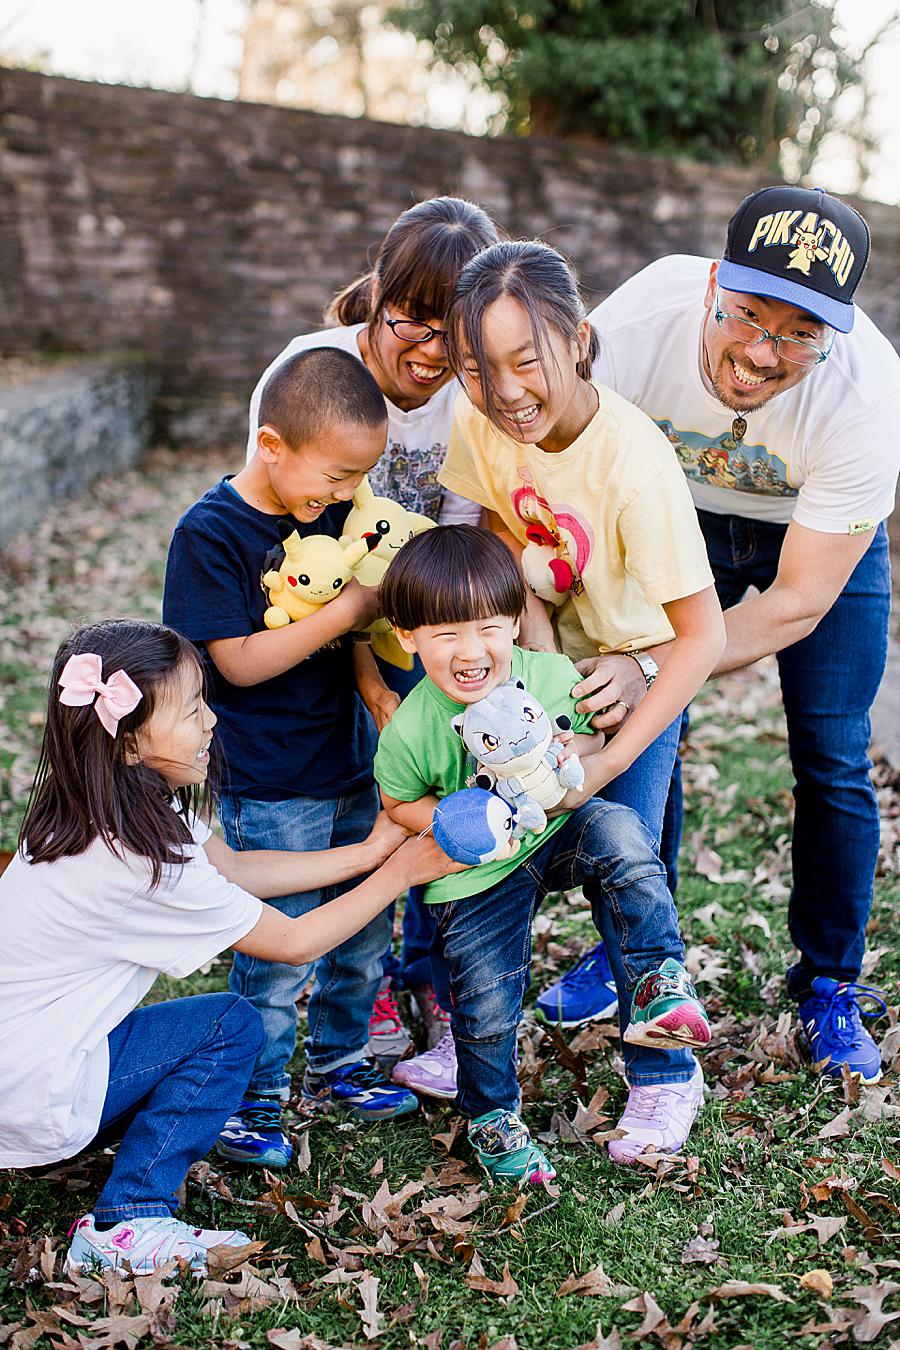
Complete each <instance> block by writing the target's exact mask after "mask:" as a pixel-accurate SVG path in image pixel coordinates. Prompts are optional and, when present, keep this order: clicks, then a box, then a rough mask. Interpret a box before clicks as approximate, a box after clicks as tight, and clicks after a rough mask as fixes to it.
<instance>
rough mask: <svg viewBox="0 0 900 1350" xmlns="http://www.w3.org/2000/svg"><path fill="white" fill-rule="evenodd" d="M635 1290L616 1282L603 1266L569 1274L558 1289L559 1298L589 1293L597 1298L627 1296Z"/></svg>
mask: <svg viewBox="0 0 900 1350" xmlns="http://www.w3.org/2000/svg"><path fill="white" fill-rule="evenodd" d="M633 1293H634V1290H633V1289H631V1288H629V1286H628V1285H625V1284H616V1283H614V1281H613V1280H611V1279H610V1278H609V1276H608V1275H607V1273H606V1271H605V1270H604V1269H603V1267H602V1266H595V1267H594V1269H593V1270H588V1271H586V1272H585V1274H584V1275H574V1274H573V1275H569V1276H567V1278H566V1279H564V1280H563V1282H562V1284H561V1285H560V1286H559V1288H558V1289H557V1291H556V1295H557V1298H562V1297H563V1296H564V1295H566V1294H587V1295H590V1296H591V1297H595V1298H626V1297H627V1296H628V1295H630V1294H633Z"/></svg>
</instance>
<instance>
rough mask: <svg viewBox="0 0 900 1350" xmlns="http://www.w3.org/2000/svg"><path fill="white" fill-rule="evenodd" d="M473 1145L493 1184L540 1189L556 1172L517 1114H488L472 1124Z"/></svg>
mask: <svg viewBox="0 0 900 1350" xmlns="http://www.w3.org/2000/svg"><path fill="white" fill-rule="evenodd" d="M469 1143H470V1144H471V1145H472V1147H473V1148H474V1150H475V1152H476V1153H477V1154H478V1161H479V1162H480V1163H481V1165H482V1167H483V1168H484V1170H485V1171H486V1172H487V1174H488V1176H489V1177H490V1179H491V1181H499V1182H501V1183H502V1182H506V1183H509V1182H513V1183H515V1184H517V1185H524V1184H525V1183H526V1182H527V1183H528V1184H529V1185H531V1186H540V1185H541V1184H542V1182H544V1181H552V1180H553V1178H554V1177H555V1176H556V1169H555V1167H554V1166H553V1164H552V1163H551V1162H550V1160H549V1158H548V1157H547V1156H546V1154H544V1153H542V1152H541V1150H540V1149H539V1148H538V1146H537V1144H533V1143H532V1142H531V1135H530V1134H529V1133H528V1126H527V1125H525V1124H524V1123H523V1122H522V1121H521V1120H520V1119H519V1117H518V1116H517V1115H516V1113H515V1111H502V1110H499V1109H498V1110H496V1111H487V1112H485V1114H484V1115H483V1116H475V1118H474V1120H470V1121H469Z"/></svg>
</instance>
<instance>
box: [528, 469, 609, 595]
mask: <svg viewBox="0 0 900 1350" xmlns="http://www.w3.org/2000/svg"><path fill="white" fill-rule="evenodd" d="M516 472H517V475H518V478H519V481H520V482H521V484H522V486H521V487H518V488H514V489H513V491H512V492H511V493H510V498H511V501H512V507H513V510H514V511H515V513H516V516H517V517H518V519H519V520H521V522H522V524H523V525H525V526H526V528H527V526H529V525H541V526H543V527H544V528H545V529H546V530H547V532H548V533H549V535H550V537H551V539H552V541H553V543H554V544H555V545H557V546H561V547H562V548H563V550H564V551H565V554H566V560H567V561H568V563H569V565H570V566H571V568H572V570H573V572H574V573H575V579H574V581H573V582H572V586H571V590H572V592H573V593H574V594H575V595H581V593H582V592H583V590H584V584H583V582H582V580H581V578H582V576H583V575H584V572H585V570H586V568H587V566H588V563H589V562H590V559H591V554H592V553H593V551H594V532H593V530H592V529H591V526H590V524H589V522H588V520H587V517H586V516H583V515H582V514H581V512H580V511H576V509H575V507H574V506H569V505H567V504H566V503H564V502H554V503H552V504H551V503H550V502H548V501H547V499H546V497H543V496H541V494H540V492H538V490H537V487H536V486H535V482H534V475H533V474H532V472H531V469H529V468H528V466H527V465H525V464H520V465H519V467H518V469H517V471H516Z"/></svg>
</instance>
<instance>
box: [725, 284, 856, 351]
mask: <svg viewBox="0 0 900 1350" xmlns="http://www.w3.org/2000/svg"><path fill="white" fill-rule="evenodd" d="M719 295H720V292H719V291H718V290H717V291H716V307H715V310H714V311H713V314H714V317H715V320H716V323H717V324H718V325H719V327H720V328H721V330H722V332H723V333H724V334H725V335H726V337H730V338H734V339H735V341H736V342H741V343H743V345H744V346H745V347H758V346H759V344H760V343H761V342H771V343H772V345H773V346H774V348H775V353H776V355H777V356H783V357H784V359H785V361H790V362H791V363H792V364H793V365H795V366H817V365H818V364H819V363H820V362H821V361H824V360H825V358H826V357H827V356H828V354H829V352H830V351H831V348H832V346H833V345H834V338H833V337H832V339H831V342H830V343H829V345H828V346H827V347H817V346H815V344H814V343H812V342H802V341H801V340H800V338H790V337H780V336H779V335H778V334H777V333H770V332H769V330H768V329H767V328H762V327H761V326H760V325H759V324H758V323H751V321H750V320H749V319H744V318H742V317H741V315H740V314H725V313H723V311H722V310H721V309H720V308H719Z"/></svg>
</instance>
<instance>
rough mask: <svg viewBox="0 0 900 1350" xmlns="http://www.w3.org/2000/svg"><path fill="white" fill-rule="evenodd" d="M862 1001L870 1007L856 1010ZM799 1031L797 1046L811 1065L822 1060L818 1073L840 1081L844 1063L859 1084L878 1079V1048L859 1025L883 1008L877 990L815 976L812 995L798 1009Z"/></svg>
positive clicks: (881, 1011) (879, 1066) (863, 985)
mask: <svg viewBox="0 0 900 1350" xmlns="http://www.w3.org/2000/svg"><path fill="white" fill-rule="evenodd" d="M861 999H864V1000H865V1001H866V1002H867V1003H868V1004H869V1005H870V1006H869V1007H868V1008H861V1007H860V1000H861ZM797 1011H798V1015H799V1017H800V1031H799V1033H798V1036H797V1043H798V1046H799V1048H800V1050H801V1052H802V1053H803V1054H804V1055H806V1056H808V1058H809V1059H811V1060H812V1061H813V1063H819V1062H820V1061H822V1060H824V1061H825V1065H824V1067H823V1068H822V1070H821V1072H822V1073H824V1074H827V1075H828V1077H829V1078H840V1077H841V1071H842V1069H843V1066H844V1065H845V1064H846V1065H847V1068H848V1069H849V1070H850V1072H851V1073H852V1074H853V1075H854V1076H855V1077H857V1078H859V1079H860V1080H861V1081H862V1082H863V1083H877V1082H878V1080H879V1079H880V1077H881V1055H880V1053H879V1050H878V1046H877V1045H876V1044H875V1042H874V1041H873V1040H872V1037H871V1036H870V1035H869V1033H868V1031H866V1028H865V1027H864V1026H863V1024H862V1021H861V1020H860V1019H861V1018H862V1017H880V1016H881V1015H882V1013H886V1012H887V1005H886V1004H885V1001H884V999H883V998H882V997H881V994H880V993H879V991H878V990H877V989H871V988H869V986H868V985H866V984H844V983H839V982H838V981H837V980H832V979H830V978H829V977H828V976H827V975H817V976H816V978H815V979H814V980H813V982H812V995H811V996H810V997H809V998H805V999H803V1001H802V1003H801V1004H800V1006H799V1008H798V1010H797Z"/></svg>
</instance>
